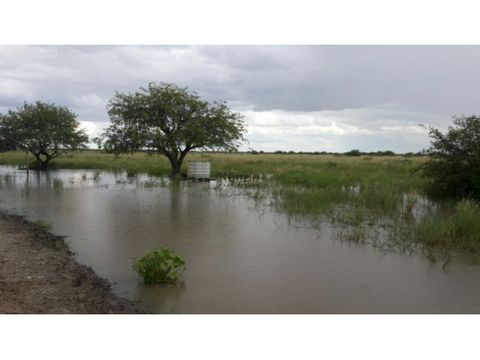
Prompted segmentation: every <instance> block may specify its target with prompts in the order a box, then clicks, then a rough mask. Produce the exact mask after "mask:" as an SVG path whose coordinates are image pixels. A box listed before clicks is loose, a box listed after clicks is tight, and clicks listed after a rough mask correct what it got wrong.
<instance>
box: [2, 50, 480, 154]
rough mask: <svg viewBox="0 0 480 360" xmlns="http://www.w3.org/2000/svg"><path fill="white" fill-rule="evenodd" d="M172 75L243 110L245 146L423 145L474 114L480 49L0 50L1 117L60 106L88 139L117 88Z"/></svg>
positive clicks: (381, 147) (406, 148) (410, 148)
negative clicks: (38, 104)
mask: <svg viewBox="0 0 480 360" xmlns="http://www.w3.org/2000/svg"><path fill="white" fill-rule="evenodd" d="M154 81H155V82H162V81H164V82H173V83H176V84H177V85H179V86H186V87H188V88H189V89H191V90H195V91H197V92H198V93H199V94H200V95H201V96H202V97H204V98H206V99H207V100H226V101H227V102H228V103H229V105H230V107H232V108H233V109H234V110H236V111H238V112H241V113H242V114H244V115H245V120H246V123H247V128H248V134H247V136H246V138H247V139H248V141H249V142H248V144H245V145H244V146H243V149H248V148H249V147H250V148H254V149H256V150H265V151H275V150H295V151H298V150H303V151H346V150H350V149H352V148H359V149H361V150H364V151H375V150H387V149H390V150H394V151H398V152H407V151H419V150H421V149H422V148H425V147H428V144H429V141H428V137H427V135H426V133H425V131H424V130H422V128H421V127H419V126H418V124H420V123H422V124H428V125H432V126H436V127H442V128H445V127H446V126H448V124H449V123H450V122H451V118H452V116H453V115H455V114H462V113H465V114H471V113H478V109H479V104H480V95H479V92H478V91H477V89H476V87H477V84H478V83H479V81H480V47H478V46H0V112H5V111H7V110H8V109H12V108H15V107H16V106H18V105H20V104H22V103H23V102H24V101H35V100H43V101H48V102H55V103H57V104H61V105H65V106H68V107H70V108H71V109H73V111H75V113H76V114H78V117H79V120H80V121H81V122H82V124H83V125H84V127H85V128H86V129H87V131H88V132H89V134H90V135H92V136H95V135H97V134H98V133H99V132H101V129H102V128H104V127H106V126H107V125H108V116H107V113H106V104H107V102H108V100H109V99H110V98H111V97H112V96H113V95H114V93H115V91H135V90H137V89H138V88H139V87H142V86H145V85H146V84H148V83H149V82H154Z"/></svg>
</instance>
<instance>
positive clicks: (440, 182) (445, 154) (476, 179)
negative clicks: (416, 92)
mask: <svg viewBox="0 0 480 360" xmlns="http://www.w3.org/2000/svg"><path fill="white" fill-rule="evenodd" d="M453 123H454V126H450V127H449V128H448V131H447V132H446V133H442V132H441V131H440V130H439V129H435V128H429V135H430V137H431V138H432V146H431V148H430V149H429V150H428V156H429V161H428V162H427V163H426V164H425V165H424V167H423V171H424V175H426V176H427V177H429V178H430V180H431V181H430V184H429V187H428V191H429V192H430V195H432V196H435V197H439V198H457V199H460V198H475V199H480V117H478V116H473V115H472V116H468V117H466V116H462V117H459V118H454V121H453Z"/></svg>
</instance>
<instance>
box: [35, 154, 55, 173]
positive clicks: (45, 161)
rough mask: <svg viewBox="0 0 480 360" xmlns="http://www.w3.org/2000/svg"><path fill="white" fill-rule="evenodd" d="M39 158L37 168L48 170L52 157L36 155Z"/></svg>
mask: <svg viewBox="0 0 480 360" xmlns="http://www.w3.org/2000/svg"><path fill="white" fill-rule="evenodd" d="M35 157H36V158H37V168H38V170H42V171H43V170H47V168H48V163H49V162H50V160H51V159H52V158H51V157H50V156H46V157H45V159H42V158H41V156H40V155H35Z"/></svg>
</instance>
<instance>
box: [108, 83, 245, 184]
mask: <svg viewBox="0 0 480 360" xmlns="http://www.w3.org/2000/svg"><path fill="white" fill-rule="evenodd" d="M108 114H109V116H110V119H111V122H112V123H111V125H110V127H109V128H108V129H107V130H106V131H105V133H104V134H103V136H104V137H105V139H106V141H105V144H104V148H105V149H106V150H108V151H113V152H132V151H137V150H155V151H158V152H159V153H161V154H164V155H165V156H166V157H167V158H168V159H169V161H170V164H171V168H172V176H175V175H177V174H179V173H180V168H181V165H182V162H183V160H184V158H185V156H186V155H187V153H188V152H189V151H191V150H193V149H209V150H224V151H232V150H236V149H237V147H238V145H239V143H238V141H240V140H242V139H243V133H244V132H245V129H244V126H243V117H242V115H240V114H238V113H235V112H232V111H231V110H230V109H229V108H228V107H227V105H226V103H225V102H218V101H215V102H213V103H209V102H207V101H205V100H202V99H201V98H200V97H199V96H198V95H197V93H195V92H192V91H189V90H188V89H186V88H180V87H178V86H176V85H174V84H168V83H161V84H155V83H150V84H149V85H148V87H147V88H141V89H140V91H137V92H135V93H127V94H123V93H116V95H115V96H114V97H113V98H112V99H111V100H110V102H109V104H108Z"/></svg>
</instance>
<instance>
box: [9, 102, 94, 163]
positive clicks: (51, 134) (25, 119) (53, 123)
mask: <svg viewBox="0 0 480 360" xmlns="http://www.w3.org/2000/svg"><path fill="white" fill-rule="evenodd" d="M79 126H80V123H79V122H78V121H77V120H76V116H75V114H74V113H73V112H71V111H70V110H69V109H67V108H66V107H63V106H57V105H54V104H47V103H44V102H41V101H37V102H35V103H34V104H29V103H26V102H25V103H24V104H23V106H20V107H18V108H17V110H15V111H12V110H10V111H8V113H7V114H0V150H24V151H28V152H30V153H31V154H33V156H35V158H36V159H37V165H38V167H39V168H41V169H46V168H47V166H48V163H49V162H50V160H52V159H53V158H56V157H58V156H59V155H61V154H62V153H63V152H64V151H66V150H72V149H77V148H84V147H85V143H86V142H87V141H88V137H87V135H86V134H85V132H84V131H83V130H81V129H79Z"/></svg>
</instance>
